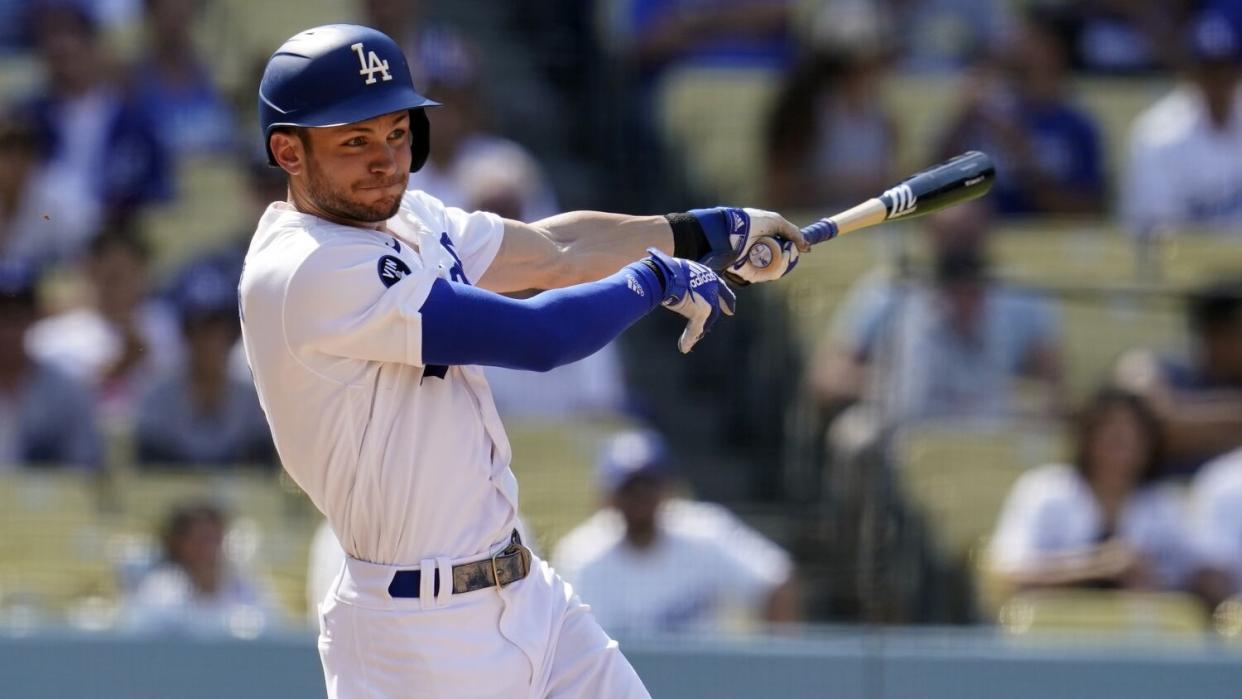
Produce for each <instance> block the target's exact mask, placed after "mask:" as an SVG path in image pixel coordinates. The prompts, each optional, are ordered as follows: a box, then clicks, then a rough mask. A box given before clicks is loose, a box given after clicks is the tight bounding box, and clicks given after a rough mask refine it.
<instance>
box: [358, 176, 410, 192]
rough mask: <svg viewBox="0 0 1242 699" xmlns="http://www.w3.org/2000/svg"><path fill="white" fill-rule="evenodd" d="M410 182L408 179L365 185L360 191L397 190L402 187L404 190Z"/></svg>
mask: <svg viewBox="0 0 1242 699" xmlns="http://www.w3.org/2000/svg"><path fill="white" fill-rule="evenodd" d="M408 181H409V178H408V177H401V178H394V179H392V180H388V181H386V182H380V183H377V184H368V185H364V186H361V187H359V188H358V189H395V188H397V187H400V188H401V189H403V190H404V189H405V185H406V182H408Z"/></svg>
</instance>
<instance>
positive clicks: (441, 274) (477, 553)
mask: <svg viewBox="0 0 1242 699" xmlns="http://www.w3.org/2000/svg"><path fill="white" fill-rule="evenodd" d="M433 106H435V103H434V102H432V101H430V100H428V99H426V98H424V97H423V96H422V95H419V94H418V93H417V92H416V91H415V90H414V88H413V85H412V83H411V81H410V74H409V69H408V67H407V65H406V62H405V59H404V58H402V55H401V51H400V49H399V48H398V47H397V45H396V44H395V43H394V42H393V41H392V40H391V39H390V38H389V37H387V36H385V35H384V34H382V33H380V32H377V31H375V30H373V29H369V28H366V27H360V26H353V25H328V26H322V27H316V28H314V29H309V30H307V31H304V32H302V33H300V34H297V35H296V36H294V37H292V38H291V39H289V40H288V41H287V42H286V43H285V44H284V45H283V46H281V47H280V48H279V49H277V51H276V53H275V54H273V55H272V57H271V58H270V59H269V61H268V63H267V66H266V69H265V70H264V74H263V79H262V82H261V84H260V87H259V116H260V126H261V128H262V130H263V137H264V140H265V142H266V147H267V152H268V157H269V159H270V161H271V163H272V164H273V165H276V166H279V167H280V168H282V169H283V170H284V171H285V173H286V174H287V177H288V180H289V197H288V201H282V202H275V203H273V204H272V205H271V206H269V207H268V209H267V211H266V212H265V213H264V214H263V216H262V218H261V219H260V220H259V223H258V227H257V230H256V231H255V234H254V238H253V239H252V241H251V243H250V249H249V251H248V253H247V255H246V264H245V268H244V271H243V273H242V279H241V284H240V287H239V300H240V312H241V319H242V331H243V340H244V345H245V350H246V356H247V359H248V360H249V363H250V366H251V369H252V371H253V373H254V380H255V385H256V386H257V387H258V392H259V396H260V399H261V403H262V406H263V408H264V412H265V413H266V414H267V418H268V422H269V424H270V426H271V428H272V434H273V437H274V440H275V443H276V447H277V449H278V451H279V453H280V458H281V461H282V462H283V464H284V466H285V468H286V469H287V470H288V471H289V474H290V475H291V476H292V477H293V479H294V480H295V481H296V482H297V483H298V484H299V485H300V486H301V487H302V489H303V490H305V491H306V493H307V494H308V495H309V497H310V498H311V500H312V501H313V502H314V503H315V505H316V507H318V508H319V509H320V510H321V511H322V512H323V513H324V515H325V516H326V517H327V519H328V521H329V522H330V523H331V525H332V528H333V530H334V531H335V532H336V534H337V536H338V537H339V538H340V541H341V544H342V545H343V547H344V549H345V552H346V554H347V557H346V559H345V563H344V565H343V567H342V569H341V572H340V574H339V575H338V576H337V578H336V580H335V581H334V582H333V584H332V586H331V592H330V593H329V594H328V596H327V598H326V599H324V600H323V602H322V604H321V605H320V614H319V621H320V637H319V651H320V656H321V659H322V661H323V666H324V676H325V678H326V681H327V687H328V695H329V696H330V697H334V698H342V699H344V698H353V697H368V698H371V699H374V698H376V697H519V696H521V697H645V696H647V692H646V690H645V689H644V688H643V686H642V683H641V682H640V681H639V679H638V677H637V675H636V674H635V673H634V671H633V669H632V668H631V667H630V666H629V664H628V663H627V662H626V660H625V659H624V658H623V657H622V656H621V654H620V652H619V651H618V649H617V645H616V643H615V642H614V641H612V640H611V639H609V638H608V636H607V635H606V634H605V633H604V632H603V631H602V630H601V628H600V627H599V625H598V624H597V623H596V621H595V620H594V618H593V617H592V616H591V614H590V610H589V608H588V607H586V606H585V605H583V604H582V603H581V602H580V601H579V600H578V599H577V597H575V595H574V594H573V591H572V590H571V589H570V588H569V586H568V585H566V584H565V583H564V582H563V581H561V580H560V578H558V577H557V576H556V574H555V573H554V572H553V571H552V569H551V568H550V567H549V566H548V565H547V564H546V563H544V562H543V561H541V560H539V558H537V557H535V556H533V555H532V554H531V552H530V551H529V549H527V548H526V547H525V546H524V545H523V544H522V542H521V540H520V538H519V537H518V536H517V535H516V530H515V528H514V525H515V521H516V515H517V511H518V504H517V481H516V479H515V478H514V475H513V472H512V471H511V470H510V468H509V463H510V457H511V453H510V448H509V442H508V440H507V439H506V437H505V430H504V427H503V426H502V425H501V423H500V419H499V417H498V416H497V414H496V409H495V406H494V405H493V403H492V399H491V395H490V393H489V391H488V387H487V382H486V381H485V380H484V378H483V373H482V370H481V369H480V367H481V366H502V367H510V368H516V369H526V370H533V371H540V370H547V369H550V368H552V367H555V366H558V365H561V364H564V363H567V362H572V361H575V360H577V359H580V358H582V357H585V356H587V355H588V354H591V353H592V352H594V351H596V350H598V349H599V348H600V347H602V346H603V345H604V344H606V343H607V342H609V341H611V340H612V339H613V338H614V337H616V336H617V335H618V334H619V333H621V332H622V331H623V330H624V329H625V328H626V327H628V326H629V325H630V324H632V323H633V322H634V321H636V320H638V319H639V318H640V317H642V316H643V315H645V314H646V313H648V312H650V311H651V310H652V309H653V308H655V307H656V306H658V305H663V306H665V307H667V308H669V309H670V310H672V311H674V312H676V313H679V314H681V315H683V316H685V317H686V318H687V319H688V322H687V325H686V329H685V331H684V332H683V333H682V335H681V337H680V339H679V341H678V347H679V348H680V350H681V351H682V352H689V351H690V349H691V347H693V346H694V344H695V343H696V342H697V341H698V340H699V339H700V338H701V337H702V335H703V334H704V333H705V332H706V331H707V330H708V329H709V328H710V327H711V325H712V324H713V323H714V322H715V321H716V319H717V318H718V317H719V315H720V314H721V313H725V314H731V313H732V312H733V307H734V297H733V293H732V292H731V291H730V290H729V289H728V287H726V286H725V285H724V283H723V282H722V281H721V280H720V278H719V277H718V276H717V275H716V273H715V272H714V271H713V269H717V270H723V269H725V268H726V267H727V268H729V270H730V273H732V274H735V275H736V276H737V277H738V278H739V279H740V280H742V281H744V282H757V281H766V280H769V279H774V278H778V277H779V276H781V275H782V274H784V273H785V272H787V271H788V270H789V269H790V268H792V267H793V265H794V264H795V263H796V262H797V259H798V253H799V250H800V249H805V246H806V243H805V239H804V238H803V237H802V236H801V234H800V233H799V231H798V230H797V228H795V227H794V226H793V225H791V224H790V223H788V222H787V221H785V220H784V219H782V218H781V217H780V216H777V215H776V214H772V213H769V212H764V211H758V210H753V209H734V208H715V209H705V210H695V211H691V212H688V213H682V214H670V215H668V216H622V215H616V214H606V213H599V212H587V211H579V212H573V213H567V214H561V215H558V216H554V217H552V218H549V219H545V220H542V221H538V222H536V223H533V224H524V223H519V222H517V221H510V220H504V219H501V218H499V217H497V216H495V215H493V214H489V213H483V212H475V213H468V212H466V211H462V210H460V209H455V208H451V207H446V206H444V205H443V204H441V203H440V202H439V201H437V200H435V199H434V198H432V197H430V196H427V195H426V194H425V193H422V192H418V191H406V183H407V180H408V178H409V175H410V173H411V172H412V171H415V170H417V169H418V168H419V167H420V166H422V164H423V162H424V160H425V159H426V157H427V148H428V139H429V136H430V134H429V123H428V120H427V117H426V115H425V113H424V112H425V110H426V109H427V108H430V107H433ZM763 237H772V238H780V241H779V249H780V250H781V253H780V255H779V259H776V260H775V264H772V265H770V266H768V267H767V268H765V270H764V272H763V273H759V272H758V271H757V270H755V269H753V268H751V267H748V266H746V265H745V264H744V263H742V261H744V260H745V259H746V252H747V250H748V249H749V246H751V245H754V244H756V241H757V240H759V239H760V238H763ZM524 289H546V290H548V291H545V292H544V293H542V294H539V295H537V296H535V297H533V298H530V299H526V300H516V299H512V298H509V297H507V296H503V295H502V294H503V293H505V292H513V291H517V290H524Z"/></svg>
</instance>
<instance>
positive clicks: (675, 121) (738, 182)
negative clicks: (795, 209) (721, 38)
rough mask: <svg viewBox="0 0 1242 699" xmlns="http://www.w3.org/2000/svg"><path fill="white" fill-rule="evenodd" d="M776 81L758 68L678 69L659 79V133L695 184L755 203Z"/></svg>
mask: <svg viewBox="0 0 1242 699" xmlns="http://www.w3.org/2000/svg"><path fill="white" fill-rule="evenodd" d="M780 82H781V79H780V75H779V74H778V73H776V72H775V71H772V70H767V69H759V68H752V69H742V68H733V69H729V68H681V69H677V70H673V71H670V73H669V74H668V75H667V76H666V77H665V78H664V80H663V83H662V84H661V86H660V92H659V99H658V105H659V106H658V107H657V110H658V113H659V120H660V125H661V131H662V133H663V136H664V138H665V140H666V141H667V142H668V144H669V145H670V146H671V147H673V148H674V149H675V150H676V151H677V152H678V153H679V154H680V155H682V156H683V157H684V158H685V159H686V163H687V165H688V166H689V170H690V173H689V174H690V176H691V178H692V179H693V181H694V182H695V184H697V185H699V186H700V187H701V188H703V189H704V190H706V191H707V192H709V193H710V194H711V195H714V196H717V197H720V198H721V199H722V200H724V201H742V202H745V201H757V200H758V196H759V194H760V193H761V191H762V186H763V181H764V167H763V163H764V154H763V142H762V133H763V124H764V121H765V120H766V119H767V115H768V111H769V109H770V108H771V105H772V100H773V99H775V97H776V94H777V90H778V89H780Z"/></svg>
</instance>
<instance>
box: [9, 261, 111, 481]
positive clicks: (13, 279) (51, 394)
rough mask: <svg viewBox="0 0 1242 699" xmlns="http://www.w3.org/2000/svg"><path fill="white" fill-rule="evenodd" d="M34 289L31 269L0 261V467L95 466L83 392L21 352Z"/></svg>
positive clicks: (93, 434)
mask: <svg viewBox="0 0 1242 699" xmlns="http://www.w3.org/2000/svg"><path fill="white" fill-rule="evenodd" d="M35 286H36V276H35V272H34V268H33V267H31V266H29V265H27V264H25V263H20V262H17V261H4V260H0V469H4V468H7V467H10V466H13V465H17V464H29V465H36V464H37V465H78V466H98V465H100V463H101V462H102V459H103V444H102V440H101V439H100V437H99V433H98V432H97V431H96V429H95V416H94V414H93V411H92V407H93V406H92V401H91V395H90V392H89V390H88V389H87V388H86V387H85V386H83V385H81V384H79V383H78V382H77V381H74V380H73V379H72V378H70V377H69V376H66V375H65V374H64V373H62V372H61V371H59V370H57V369H56V368H54V367H52V366H49V365H47V364H43V363H41V362H38V361H36V360H34V359H33V358H31V357H30V356H29V355H28V354H27V353H26V351H25V349H24V345H23V343H22V337H23V336H24V335H25V333H26V331H27V329H28V328H29V327H30V325H31V323H33V322H34V320H35V316H36V314H37V308H36V298H35Z"/></svg>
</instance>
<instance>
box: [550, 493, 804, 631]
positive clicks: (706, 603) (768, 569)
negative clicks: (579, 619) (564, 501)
mask: <svg viewBox="0 0 1242 699" xmlns="http://www.w3.org/2000/svg"><path fill="white" fill-rule="evenodd" d="M657 521H658V526H659V531H660V535H659V536H658V537H657V538H656V541H655V543H653V544H652V546H651V547H650V549H646V550H637V549H635V548H634V547H633V546H631V545H630V544H629V543H628V542H626V540H625V523H624V521H623V520H622V518H621V515H620V513H618V512H617V511H616V510H613V509H611V508H606V509H603V510H600V511H599V512H597V513H595V514H594V515H593V516H592V517H591V518H590V519H588V520H587V521H586V522H584V523H582V524H581V525H579V526H578V527H576V528H575V529H574V530H573V531H571V532H570V533H569V534H567V535H566V536H565V538H564V539H562V540H561V542H560V543H559V544H558V545H557V547H556V552H555V554H554V555H553V565H554V567H555V569H556V571H557V573H558V574H559V575H561V576H562V577H563V578H565V580H567V581H569V583H570V584H572V585H573V586H574V589H575V590H576V591H577V592H578V594H579V595H581V596H582V599H583V600H584V601H585V602H586V603H587V604H589V605H591V609H592V611H594V612H595V616H596V618H597V619H599V623H600V625H601V626H602V627H604V630H605V631H607V632H608V633H610V634H617V633H624V632H628V633H639V632H659V631H679V630H687V629H698V630H707V629H711V628H713V627H716V626H717V625H718V624H719V623H720V622H721V621H722V615H723V613H725V612H727V611H730V610H732V609H741V610H744V611H749V612H752V613H753V612H754V611H755V610H757V609H759V608H760V607H761V606H762V604H763V602H764V601H765V600H766V599H767V595H769V594H770V593H771V592H772V591H773V590H774V589H775V588H776V587H777V586H778V585H780V584H782V583H784V582H785V581H787V580H788V579H789V576H790V574H791V572H792V569H793V565H792V563H791V561H790V558H789V554H787V553H786V552H785V551H784V550H782V549H781V548H780V547H778V546H777V545H776V544H774V543H772V542H771V541H769V540H768V539H766V538H764V537H763V536H762V535H761V534H759V533H758V532H756V531H754V530H753V529H751V528H750V527H748V526H746V525H745V524H744V523H743V522H742V521H741V520H739V519H738V518H737V517H735V516H734V515H733V514H732V513H731V512H729V511H728V510H726V509H724V508H723V507H720V506H719V505H713V504H709V503H702V502H693V501H689V500H680V499H675V500H670V501H669V502H667V503H665V504H664V505H663V506H662V507H661V510H660V513H659V515H658V520H657Z"/></svg>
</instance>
